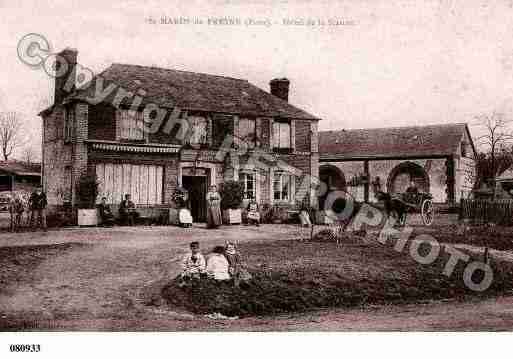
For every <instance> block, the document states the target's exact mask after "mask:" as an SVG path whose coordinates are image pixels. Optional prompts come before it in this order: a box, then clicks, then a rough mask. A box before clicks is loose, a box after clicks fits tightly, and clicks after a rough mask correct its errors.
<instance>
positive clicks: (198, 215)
mask: <svg viewBox="0 0 513 359" xmlns="http://www.w3.org/2000/svg"><path fill="white" fill-rule="evenodd" d="M182 186H183V188H185V189H186V190H187V191H189V202H190V204H191V215H192V218H193V220H194V222H206V221H207V200H206V197H207V176H182Z"/></svg>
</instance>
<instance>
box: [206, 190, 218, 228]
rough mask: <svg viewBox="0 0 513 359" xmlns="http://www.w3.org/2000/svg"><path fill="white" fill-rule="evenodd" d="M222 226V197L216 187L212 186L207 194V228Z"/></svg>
mask: <svg viewBox="0 0 513 359" xmlns="http://www.w3.org/2000/svg"><path fill="white" fill-rule="evenodd" d="M220 225H221V195H220V194H219V192H217V187H216V186H210V190H209V191H208V193H207V228H217V227H219V226H220Z"/></svg>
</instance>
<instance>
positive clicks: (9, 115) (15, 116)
mask: <svg viewBox="0 0 513 359" xmlns="http://www.w3.org/2000/svg"><path fill="white" fill-rule="evenodd" d="M23 142H24V141H23V138H22V134H21V117H20V114H19V113H17V112H3V113H0V148H1V150H2V156H3V157H4V160H6V161H7V160H8V159H9V156H10V155H11V154H12V153H13V151H14V149H15V148H16V147H19V146H20V145H22V144H23Z"/></svg>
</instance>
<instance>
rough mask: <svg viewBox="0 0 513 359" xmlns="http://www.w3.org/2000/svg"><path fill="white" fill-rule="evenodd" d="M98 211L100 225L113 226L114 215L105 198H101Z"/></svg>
mask: <svg viewBox="0 0 513 359" xmlns="http://www.w3.org/2000/svg"><path fill="white" fill-rule="evenodd" d="M98 211H99V213H100V218H101V223H100V224H101V225H104V226H112V225H113V224H114V215H113V214H112V211H111V209H110V206H109V205H108V204H107V198H106V197H102V201H101V203H100V204H99V205H98Z"/></svg>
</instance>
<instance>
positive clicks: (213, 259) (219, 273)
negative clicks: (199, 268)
mask: <svg viewBox="0 0 513 359" xmlns="http://www.w3.org/2000/svg"><path fill="white" fill-rule="evenodd" d="M228 269H229V263H228V261H227V259H226V257H225V256H224V247H223V246H215V247H214V249H213V250H212V254H210V256H209V257H208V261H207V276H208V277H209V278H211V279H215V280H219V281H225V280H228V279H230V274H229V272H228Z"/></svg>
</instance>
